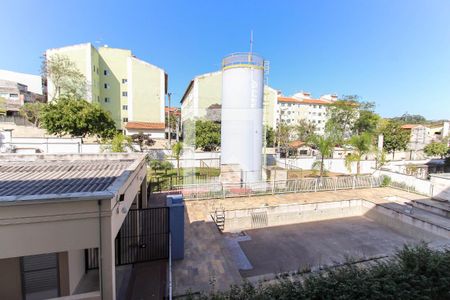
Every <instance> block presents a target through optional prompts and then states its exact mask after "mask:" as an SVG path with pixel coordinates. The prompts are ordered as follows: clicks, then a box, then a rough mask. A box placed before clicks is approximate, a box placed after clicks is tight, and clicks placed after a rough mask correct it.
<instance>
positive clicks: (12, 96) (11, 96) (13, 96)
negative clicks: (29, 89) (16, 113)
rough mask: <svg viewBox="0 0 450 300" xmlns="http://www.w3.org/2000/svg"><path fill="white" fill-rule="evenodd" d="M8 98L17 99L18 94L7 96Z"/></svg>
mask: <svg viewBox="0 0 450 300" xmlns="http://www.w3.org/2000/svg"><path fill="white" fill-rule="evenodd" d="M9 98H19V94H9Z"/></svg>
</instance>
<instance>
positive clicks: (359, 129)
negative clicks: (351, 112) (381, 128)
mask: <svg viewBox="0 0 450 300" xmlns="http://www.w3.org/2000/svg"><path fill="white" fill-rule="evenodd" d="M374 108H375V104H374V103H372V102H361V103H360V104H359V109H358V119H357V120H356V121H355V124H354V126H353V132H354V133H356V134H361V133H363V132H368V133H374V132H375V131H376V130H377V128H378V125H379V122H380V116H379V115H378V114H376V113H375V112H374Z"/></svg>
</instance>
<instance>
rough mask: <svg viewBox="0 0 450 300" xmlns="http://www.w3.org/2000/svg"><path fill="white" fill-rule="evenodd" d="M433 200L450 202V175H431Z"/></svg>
mask: <svg viewBox="0 0 450 300" xmlns="http://www.w3.org/2000/svg"><path fill="white" fill-rule="evenodd" d="M431 184H432V185H433V194H432V196H433V198H435V199H438V200H447V201H450V174H446V175H444V174H442V175H431Z"/></svg>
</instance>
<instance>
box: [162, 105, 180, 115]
mask: <svg viewBox="0 0 450 300" xmlns="http://www.w3.org/2000/svg"><path fill="white" fill-rule="evenodd" d="M164 111H165V112H166V113H167V112H168V111H169V108H168V107H167V106H166V107H165V108H164ZM170 113H171V114H174V115H180V114H181V111H180V108H178V107H171V108H170Z"/></svg>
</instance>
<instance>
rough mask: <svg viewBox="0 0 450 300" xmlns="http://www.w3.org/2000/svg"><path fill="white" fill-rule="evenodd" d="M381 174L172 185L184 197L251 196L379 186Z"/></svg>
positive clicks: (187, 198)
mask: <svg viewBox="0 0 450 300" xmlns="http://www.w3.org/2000/svg"><path fill="white" fill-rule="evenodd" d="M381 183H382V178H381V177H375V176H371V175H367V176H340V177H322V178H303V179H296V180H282V181H262V182H255V183H221V182H216V183H211V184H186V185H179V186H175V187H174V191H177V192H179V193H182V194H183V196H184V199H185V200H202V199H217V198H234V197H251V196H258V195H269V194H284V193H306V192H320V191H336V190H349V189H360V188H375V187H380V186H381Z"/></svg>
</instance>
